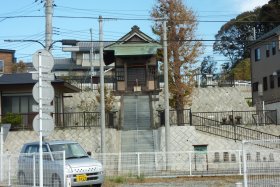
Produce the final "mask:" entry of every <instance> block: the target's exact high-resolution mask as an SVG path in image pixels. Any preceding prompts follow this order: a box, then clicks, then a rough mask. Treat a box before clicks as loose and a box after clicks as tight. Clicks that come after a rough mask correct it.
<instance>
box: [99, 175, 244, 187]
mask: <svg viewBox="0 0 280 187" xmlns="http://www.w3.org/2000/svg"><path fill="white" fill-rule="evenodd" d="M242 180H243V178H242V176H222V177H221V176H217V177H177V178H138V179H131V178H122V177H117V178H111V179H106V181H105V183H104V185H103V186H102V187H131V186H132V187H236V183H238V182H242Z"/></svg>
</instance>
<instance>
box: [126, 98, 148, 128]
mask: <svg viewBox="0 0 280 187" xmlns="http://www.w3.org/2000/svg"><path fill="white" fill-rule="evenodd" d="M123 103H124V124H123V128H122V129H123V130H148V129H150V120H151V118H150V105H149V97H148V96H124V100H123Z"/></svg>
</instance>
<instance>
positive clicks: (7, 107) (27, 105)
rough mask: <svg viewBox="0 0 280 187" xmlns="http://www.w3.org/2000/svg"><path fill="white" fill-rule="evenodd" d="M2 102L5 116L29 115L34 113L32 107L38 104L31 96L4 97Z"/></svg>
mask: <svg viewBox="0 0 280 187" xmlns="http://www.w3.org/2000/svg"><path fill="white" fill-rule="evenodd" d="M2 101H3V102H2V109H3V113H4V114H5V113H7V112H12V113H29V112H32V105H33V104H36V101H35V100H34V98H33V97H32V96H31V95H22V96H16V95H13V96H8V95H4V96H3V100H2Z"/></svg>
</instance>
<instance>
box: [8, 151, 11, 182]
mask: <svg viewBox="0 0 280 187" xmlns="http://www.w3.org/2000/svg"><path fill="white" fill-rule="evenodd" d="M8 157H9V166H8V180H9V181H8V185H9V186H11V155H9V156H8Z"/></svg>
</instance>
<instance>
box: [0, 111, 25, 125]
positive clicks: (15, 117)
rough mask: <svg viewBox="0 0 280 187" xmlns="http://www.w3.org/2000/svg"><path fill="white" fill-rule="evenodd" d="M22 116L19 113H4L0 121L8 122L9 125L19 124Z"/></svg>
mask: <svg viewBox="0 0 280 187" xmlns="http://www.w3.org/2000/svg"><path fill="white" fill-rule="evenodd" d="M21 121H22V117H21V115H19V114H14V113H10V112H8V113H6V114H5V115H3V117H2V123H9V124H11V125H19V124H21Z"/></svg>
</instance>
